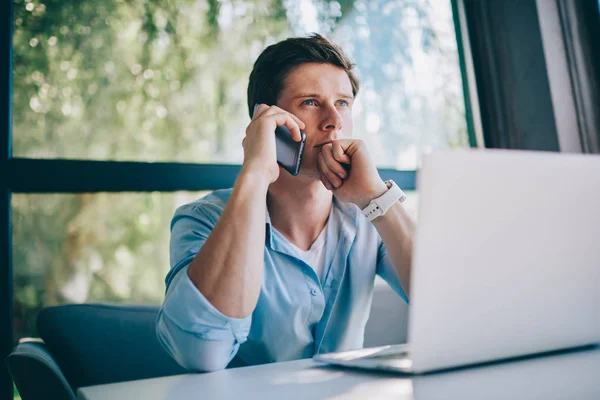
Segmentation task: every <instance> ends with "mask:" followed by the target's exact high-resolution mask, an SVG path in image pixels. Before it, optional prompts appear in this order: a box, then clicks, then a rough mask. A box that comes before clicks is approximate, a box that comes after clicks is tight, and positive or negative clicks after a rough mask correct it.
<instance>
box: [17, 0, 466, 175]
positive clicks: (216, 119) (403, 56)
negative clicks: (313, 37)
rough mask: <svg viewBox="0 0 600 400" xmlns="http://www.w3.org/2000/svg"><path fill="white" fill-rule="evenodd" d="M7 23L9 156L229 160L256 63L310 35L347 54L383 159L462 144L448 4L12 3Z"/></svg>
mask: <svg viewBox="0 0 600 400" xmlns="http://www.w3.org/2000/svg"><path fill="white" fill-rule="evenodd" d="M14 24H15V28H14V42H13V46H14V49H13V52H14V75H13V85H14V94H13V110H14V114H13V120H14V127H13V132H14V133H13V137H14V139H13V143H14V144H13V146H14V150H13V155H14V156H15V157H29V158H70V159H96V160H140V161H178V162H194V163H215V162H216V163H234V164H239V163H240V162H241V161H242V157H243V153H242V148H241V145H240V143H241V140H242V138H243V135H244V130H245V127H246V125H247V124H248V122H249V117H248V110H247V106H246V87H247V82H248V76H249V74H250V71H251V68H252V64H253V62H254V60H255V59H256V57H257V56H258V54H259V53H260V52H261V51H262V49H264V48H265V47H266V46H267V45H269V44H271V43H274V42H276V41H279V40H281V39H284V38H285V37H288V36H292V35H304V34H306V33H308V32H312V31H318V32H321V33H323V34H326V35H328V36H330V37H332V38H333V39H334V40H335V41H337V42H338V43H339V44H341V45H342V47H343V48H344V49H345V50H346V51H347V52H348V53H349V54H350V56H351V58H352V59H353V60H354V61H355V63H356V65H357V73H358V75H359V78H360V79H361V83H362V84H361V91H360V93H359V96H358V99H357V102H356V104H355V109H354V117H355V135H356V136H357V137H360V138H362V139H365V140H366V141H367V142H368V143H369V145H370V150H371V152H372V154H373V156H374V159H376V160H378V163H379V165H380V166H381V167H388V168H398V169H409V170H412V169H416V168H417V166H418V164H419V160H420V158H421V155H422V154H423V153H426V152H429V151H430V150H431V149H434V148H443V147H456V146H467V145H468V138H467V130H466V123H465V115H464V114H465V113H464V98H463V94H462V86H461V77H460V69H459V64H458V53H457V45H456V38H455V33H454V25H453V20H452V12H451V6H450V1H449V0H430V1H426V0H423V1H416V2H413V1H386V2H373V1H362V0H356V1H340V2H338V1H325V0H303V1H291V0H287V1H283V2H281V1H273V0H263V1H232V0H230V1H209V0H205V1H180V2H167V3H165V2H161V1H157V0H149V1H145V2H126V1H77V2H67V3H64V2H55V1H48V2H44V3H43V4H42V3H40V2H38V1H31V0H26V1H23V0H16V1H15V7H14Z"/></svg>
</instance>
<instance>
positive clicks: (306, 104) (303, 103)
mask: <svg viewBox="0 0 600 400" xmlns="http://www.w3.org/2000/svg"><path fill="white" fill-rule="evenodd" d="M302 105H304V106H315V105H317V103H316V101H314V100H313V99H307V100H304V101H303V102H302Z"/></svg>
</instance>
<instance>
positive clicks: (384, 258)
mask: <svg viewBox="0 0 600 400" xmlns="http://www.w3.org/2000/svg"><path fill="white" fill-rule="evenodd" d="M377 275H379V276H380V277H382V278H383V280H385V281H386V282H387V283H388V285H390V286H391V288H392V289H394V291H395V292H396V293H398V294H399V295H400V297H402V299H403V300H404V301H405V302H406V303H409V301H408V296H407V295H406V292H404V288H403V287H402V284H401V283H400V279H398V273H397V272H396V267H394V263H393V262H392V259H391V257H390V255H389V254H388V252H387V250H386V248H385V246H384V245H383V242H381V244H380V245H379V250H378V253H377Z"/></svg>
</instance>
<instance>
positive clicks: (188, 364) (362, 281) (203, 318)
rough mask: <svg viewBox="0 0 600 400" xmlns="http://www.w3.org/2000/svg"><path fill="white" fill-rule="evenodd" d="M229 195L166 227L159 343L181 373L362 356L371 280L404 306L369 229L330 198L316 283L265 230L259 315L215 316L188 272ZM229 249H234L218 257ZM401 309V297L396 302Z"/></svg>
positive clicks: (291, 250)
mask: <svg viewBox="0 0 600 400" xmlns="http://www.w3.org/2000/svg"><path fill="white" fill-rule="evenodd" d="M230 195H231V189H227V190H218V191H215V192H213V193H212V194H210V195H208V196H206V197H204V198H202V199H200V200H197V201H195V202H193V203H190V204H187V205H184V206H182V207H180V208H178V209H177V211H176V212H175V215H174V217H173V220H172V222H171V270H170V272H169V273H168V275H167V277H166V285H167V291H166V295H165V300H164V303H163V305H162V307H161V309H160V311H159V314H158V318H157V321H156V331H157V335H158V338H159V340H160V342H161V343H162V344H163V346H164V347H165V349H166V350H167V351H168V352H169V353H170V354H171V356H172V357H173V358H174V359H175V360H176V361H177V362H178V363H179V364H181V365H182V366H183V367H185V368H188V369H190V370H195V371H214V370H219V369H223V368H225V367H226V366H227V365H228V364H230V362H231V361H232V360H233V359H234V357H235V360H234V361H233V362H232V363H231V364H235V365H255V364H263V363H269V362H276V361H288V360H296V359H301V358H309V357H312V356H313V355H315V354H318V353H327V352H334V351H344V350H353V349H358V348H362V346H363V338H364V331H365V325H366V323H367V320H368V318H369V311H370V308H371V301H372V298H373V288H374V280H375V275H376V274H378V275H380V276H381V277H382V278H383V279H385V280H386V281H387V282H388V284H390V286H391V287H392V288H393V289H394V290H395V291H396V292H398V294H399V295H400V296H401V297H402V298H403V299H404V300H405V301H408V299H407V297H406V294H405V293H404V290H403V289H402V286H401V285H400V282H399V280H398V278H397V274H396V271H395V268H394V266H393V264H392V261H391V259H390V257H389V255H388V253H387V251H386V249H385V247H384V246H383V242H382V240H381V238H380V236H379V234H378V233H377V231H376V229H375V228H374V227H373V225H372V224H371V223H370V222H369V221H367V219H366V218H364V217H363V216H362V214H361V213H360V210H359V209H358V207H356V206H355V205H352V204H349V203H342V202H339V201H337V200H335V199H334V201H333V207H332V209H331V214H330V216H329V222H328V224H327V227H326V229H327V232H326V237H325V249H324V251H325V264H324V269H323V275H322V276H323V279H322V280H320V279H319V277H318V276H317V274H316V273H315V271H314V269H313V268H311V266H309V265H307V264H306V263H305V262H304V261H302V260H301V259H300V258H299V255H298V252H297V250H296V248H295V246H293V245H292V244H291V243H290V242H289V241H288V240H287V239H286V238H285V237H284V236H283V235H282V234H280V233H279V232H278V231H277V230H276V229H274V228H273V226H272V225H271V223H270V218H269V216H268V213H267V221H266V240H265V253H264V254H265V258H264V261H265V264H264V273H263V281H262V287H261V291H260V296H259V299H258V303H257V305H256V309H255V310H254V312H253V313H252V315H250V316H248V317H247V318H242V319H236V318H230V317H227V316H225V315H224V314H222V313H221V312H219V311H218V310H217V309H216V308H215V307H213V306H212V305H211V304H210V303H209V302H208V300H207V299H206V298H205V297H204V296H203V295H202V294H201V293H200V291H199V290H198V289H197V288H196V287H195V286H194V285H193V283H192V282H191V280H190V278H189V277H188V275H187V268H188V266H189V264H190V262H191V261H192V260H193V259H194V257H195V256H196V254H197V253H198V251H199V250H200V249H201V248H202V245H204V243H205V242H206V239H207V238H208V236H209V235H210V233H211V232H212V230H213V228H214V226H215V224H216V223H217V220H218V219H219V217H220V215H221V213H222V212H223V208H224V207H225V204H226V203H227V200H228V199H229V196H230ZM222 251H235V249H226V248H224V249H222ZM398 300H399V301H400V299H398Z"/></svg>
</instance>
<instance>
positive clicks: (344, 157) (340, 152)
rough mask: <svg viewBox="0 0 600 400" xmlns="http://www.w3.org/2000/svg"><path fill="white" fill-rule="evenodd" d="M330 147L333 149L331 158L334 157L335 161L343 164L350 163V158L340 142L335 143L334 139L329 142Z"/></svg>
mask: <svg viewBox="0 0 600 400" xmlns="http://www.w3.org/2000/svg"><path fill="white" fill-rule="evenodd" d="M331 147H332V150H333V158H335V160H336V161H337V162H340V163H343V164H350V163H352V159H351V158H350V156H349V155H348V154H346V152H345V151H344V147H342V145H341V144H340V143H337V141H335V142H333V143H332V144H331Z"/></svg>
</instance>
